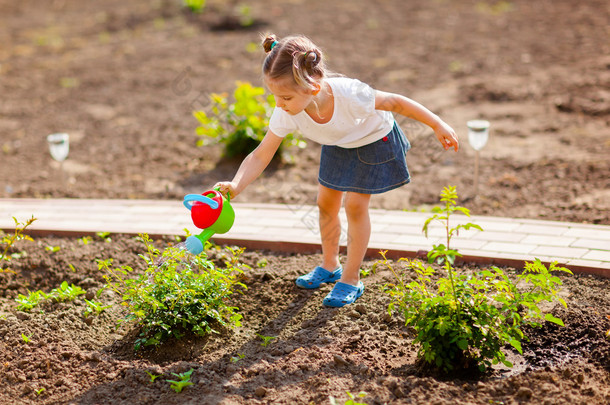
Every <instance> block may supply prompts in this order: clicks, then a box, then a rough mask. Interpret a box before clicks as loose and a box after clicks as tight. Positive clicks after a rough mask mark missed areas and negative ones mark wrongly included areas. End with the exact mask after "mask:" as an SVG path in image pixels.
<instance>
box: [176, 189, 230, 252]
mask: <svg viewBox="0 0 610 405" xmlns="http://www.w3.org/2000/svg"><path fill="white" fill-rule="evenodd" d="M183 204H184V206H185V207H186V208H188V210H189V211H191V219H192V220H193V224H194V225H195V226H196V227H197V228H199V229H203V231H202V232H201V233H200V234H199V235H191V236H189V237H188V238H186V241H185V246H186V249H187V250H188V251H189V252H190V253H192V254H194V255H198V254H200V253H201V252H203V247H204V246H205V242H206V241H207V240H208V239H210V238H211V237H212V235H214V234H215V233H225V232H228V231H229V229H231V227H232V226H233V222H234V221H235V211H233V207H231V204H230V203H229V199H228V198H225V197H224V196H223V195H222V194H221V193H220V191H218V189H214V190H208V191H205V192H203V193H201V194H187V195H186V196H184V201H183Z"/></svg>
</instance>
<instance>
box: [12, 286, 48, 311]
mask: <svg viewBox="0 0 610 405" xmlns="http://www.w3.org/2000/svg"><path fill="white" fill-rule="evenodd" d="M47 297H48V294H45V293H44V292H42V291H40V290H38V291H28V295H23V294H19V295H18V296H17V298H16V299H15V301H17V303H18V304H19V305H18V306H17V310H19V311H25V312H27V311H30V310H32V308H34V307H36V306H38V304H40V302H41V301H42V300H45V299H47Z"/></svg>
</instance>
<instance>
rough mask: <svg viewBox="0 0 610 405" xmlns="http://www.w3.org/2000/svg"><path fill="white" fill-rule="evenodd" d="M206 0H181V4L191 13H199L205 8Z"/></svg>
mask: <svg viewBox="0 0 610 405" xmlns="http://www.w3.org/2000/svg"><path fill="white" fill-rule="evenodd" d="M205 3H206V0H183V2H182V4H184V7H186V8H187V9H189V10H190V11H191V12H193V13H197V14H200V13H202V12H203V9H204V8H205Z"/></svg>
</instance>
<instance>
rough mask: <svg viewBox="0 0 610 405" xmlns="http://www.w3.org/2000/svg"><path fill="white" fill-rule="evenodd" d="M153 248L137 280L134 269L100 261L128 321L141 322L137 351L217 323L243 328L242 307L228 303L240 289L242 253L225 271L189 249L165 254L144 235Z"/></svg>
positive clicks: (235, 253) (210, 329)
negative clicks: (236, 290)
mask: <svg viewBox="0 0 610 405" xmlns="http://www.w3.org/2000/svg"><path fill="white" fill-rule="evenodd" d="M141 236H142V238H143V239H144V242H145V245H146V247H147V249H148V254H147V255H141V257H142V258H143V259H144V260H145V261H146V263H147V268H146V270H145V271H144V273H143V274H141V275H140V276H139V277H137V278H130V277H131V275H132V272H133V269H132V268H130V267H129V266H123V267H121V268H114V269H113V268H112V267H111V263H112V259H109V260H106V261H100V262H99V267H100V269H104V270H105V271H107V272H108V274H107V275H106V276H105V279H106V281H107V287H109V288H111V289H112V290H114V291H116V292H117V293H119V294H120V295H121V296H122V299H123V302H122V305H123V306H125V307H126V308H127V311H128V314H127V316H126V318H125V320H124V321H136V322H137V324H138V325H139V326H140V327H141V333H140V335H139V338H138V339H137V340H136V343H135V349H136V350H138V349H140V348H141V347H142V346H150V345H153V346H155V345H158V344H160V343H162V342H163V341H165V340H167V339H169V338H170V337H175V338H178V339H179V338H181V337H182V336H183V335H184V334H185V333H186V332H190V333H194V334H195V335H198V336H203V335H206V334H209V333H211V332H215V330H214V329H213V328H214V326H215V325H222V326H240V319H241V315H240V314H238V313H237V312H236V310H237V309H238V308H236V307H231V306H229V304H228V303H227V301H228V298H229V297H230V296H231V295H232V294H233V292H234V289H235V288H236V287H238V286H240V287H243V288H245V286H244V285H243V284H242V283H240V282H239V276H240V274H242V272H243V271H242V270H241V266H240V265H239V263H238V260H237V259H238V257H239V255H240V254H241V253H242V251H243V249H242V250H238V251H233V252H232V253H233V259H232V260H229V261H227V262H226V266H225V267H224V268H220V267H217V266H216V265H215V264H214V263H213V262H212V261H211V260H209V259H208V258H207V256H206V254H205V253H202V254H200V255H197V256H195V255H192V254H190V253H188V251H186V250H183V249H178V248H174V247H170V248H168V249H166V250H165V251H164V252H163V261H162V263H161V264H160V265H159V266H157V265H156V263H158V262H159V260H158V259H159V257H160V253H159V251H158V250H157V249H156V248H154V247H153V246H152V244H151V241H150V239H149V238H148V236H147V235H141Z"/></svg>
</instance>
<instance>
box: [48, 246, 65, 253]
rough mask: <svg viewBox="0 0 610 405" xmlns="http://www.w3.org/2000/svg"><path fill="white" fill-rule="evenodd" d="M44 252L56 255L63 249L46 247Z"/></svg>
mask: <svg viewBox="0 0 610 405" xmlns="http://www.w3.org/2000/svg"><path fill="white" fill-rule="evenodd" d="M44 250H46V251H47V252H51V253H56V252H59V251H60V250H61V248H60V247H59V246H45V248H44Z"/></svg>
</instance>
